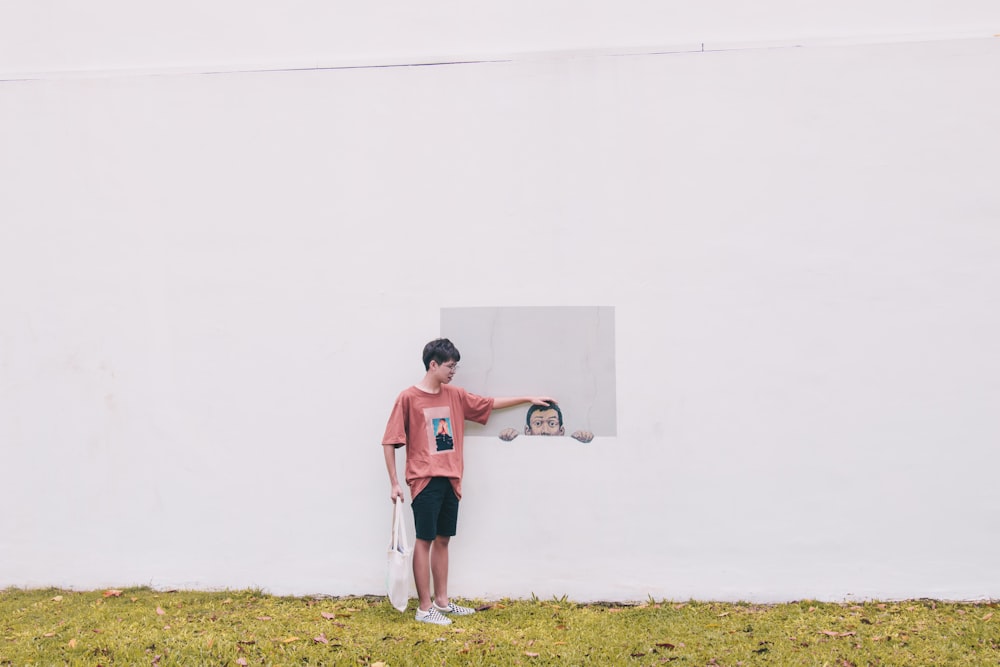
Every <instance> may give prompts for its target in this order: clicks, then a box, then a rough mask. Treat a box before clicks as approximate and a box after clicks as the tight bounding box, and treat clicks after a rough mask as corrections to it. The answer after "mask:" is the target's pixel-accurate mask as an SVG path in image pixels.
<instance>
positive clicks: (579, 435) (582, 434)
mask: <svg viewBox="0 0 1000 667" xmlns="http://www.w3.org/2000/svg"><path fill="white" fill-rule="evenodd" d="M570 437H572V438H575V439H576V440H579V441H580V442H590V441H591V440H593V439H594V434H593V433H591V432H590V431H574V432H573V435H572V436H570Z"/></svg>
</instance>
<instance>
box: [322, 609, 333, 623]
mask: <svg viewBox="0 0 1000 667" xmlns="http://www.w3.org/2000/svg"><path fill="white" fill-rule="evenodd" d="M320 616H322V617H323V618H325V619H326V620H328V621H331V620H333V619H335V618H337V615H336V614H334V613H333V612H329V611H324V612H323V613H322V614H320Z"/></svg>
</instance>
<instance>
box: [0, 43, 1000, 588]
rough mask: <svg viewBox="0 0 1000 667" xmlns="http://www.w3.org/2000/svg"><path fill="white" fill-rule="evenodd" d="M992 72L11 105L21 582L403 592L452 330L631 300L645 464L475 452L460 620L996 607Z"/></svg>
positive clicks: (611, 442) (822, 59) (958, 58)
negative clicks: (406, 543)
mask: <svg viewBox="0 0 1000 667" xmlns="http://www.w3.org/2000/svg"><path fill="white" fill-rule="evenodd" d="M0 43H2V40H0ZM36 55H37V54H36ZM32 57H34V56H32V55H31V53H30V50H29V51H25V58H26V60H25V61H24V63H22V67H26V68H30V67H36V66H37V67H41V65H38V64H37V63H36V64H32V63H31V62H28V60H30V58H32ZM32 62H36V61H32ZM53 66H56V65H53ZM998 70H1000V41H997V40H990V39H983V40H974V39H963V40H954V41H937V42H928V43H910V44H883V45H853V46H842V47H824V48H820V47H810V48H801V49H771V50H744V51H727V52H706V53H689V54H675V55H661V56H655V55H645V56H629V57H611V56H606V55H601V54H593V55H589V56H588V55H577V56H574V57H565V58H558V57H554V58H550V59H543V60H537V59H525V60H519V59H515V60H514V61H513V62H507V63H494V64H484V65H459V66H440V67H422V68H384V69H359V70H324V71H313V72H280V73H279V72H265V73H230V74H221V75H211V76H210V75H196V74H185V75H172V76H112V77H106V78H95V77H82V78H77V79H67V78H58V77H57V78H52V79H50V80H39V81H22V82H6V83H2V84H0V146H2V150H0V183H3V190H2V196H0V281H2V284H3V285H4V287H3V289H2V290H0V445H2V451H3V460H4V471H5V474H4V480H5V483H4V497H5V499H6V500H7V502H6V503H5V505H6V507H7V509H6V510H4V511H3V512H0V536H2V537H0V563H2V564H3V566H2V568H0V586H5V585H18V586H41V585H49V584H55V585H65V586H75V587H81V588H86V587H100V586H111V585H126V584H132V583H135V584H151V585H154V586H159V587H174V586H184V587H201V588H214V587H227V586H228V587H240V586H262V587H264V588H267V589H269V590H271V591H274V592H292V593H310V592H327V593H336V594H347V593H368V592H378V591H379V590H381V588H382V582H383V577H384V570H383V553H384V547H385V544H386V543H387V538H388V522H389V517H390V505H389V503H388V498H387V494H388V488H387V482H386V476H385V471H384V468H383V464H382V461H381V447H380V446H379V440H380V437H381V434H382V430H383V427H384V424H385V419H386V417H387V415H388V410H389V408H390V406H391V402H392V400H393V398H394V396H395V394H396V393H397V392H398V391H399V390H400V389H402V388H403V387H404V386H406V385H407V384H408V383H411V382H413V381H415V380H416V379H418V378H419V377H420V375H421V373H422V370H423V369H422V366H421V365H420V361H419V353H420V348H421V346H422V345H423V343H424V342H426V340H428V339H429V338H432V337H434V336H436V335H437V333H438V321H439V314H440V308H442V307H463V306H480V305H488V306H530V305H610V306H614V307H615V312H616V323H615V332H616V341H617V346H618V348H617V359H618V377H617V399H618V406H619V408H618V410H619V413H618V434H619V435H618V437H617V438H608V439H603V440H600V441H595V442H594V443H592V444H591V445H589V446H582V445H580V444H579V443H576V442H575V441H572V440H570V439H568V438H567V439H563V441H558V442H545V443H544V445H543V446H541V447H539V446H538V442H537V440H529V439H524V438H522V439H519V440H517V441H515V442H513V443H502V442H500V441H499V440H497V439H495V438H475V439H471V440H470V442H469V443H468V447H467V465H466V469H467V478H466V482H465V485H464V487H465V499H464V500H463V510H462V512H463V514H462V520H461V522H460V536H459V538H457V539H456V541H455V543H454V552H455V555H454V559H453V579H452V589H453V592H455V593H456V594H458V595H463V596H490V597H493V596H501V595H511V596H524V595H529V594H530V593H532V592H534V593H536V594H539V595H542V596H549V595H554V594H557V595H563V594H568V595H570V596H571V597H573V598H575V599H598V598H604V599H607V598H614V599H634V598H644V597H646V595H647V594H651V595H654V596H656V597H671V598H687V597H689V596H694V597H698V598H730V599H736V598H743V599H754V600H781V599H792V598H801V597H817V598H827V599H843V598H845V597H851V596H856V597H913V596H931V597H944V598H977V597H994V598H995V597H998V596H1000V574H998V572H997V570H996V568H995V557H994V554H995V553H996V552H997V550H998V547H1000V541H998V540H1000V538H998V537H997V536H998V535H1000V497H998V494H997V493H996V490H995V483H994V477H995V474H994V472H995V470H996V469H997V465H998V464H1000V453H998V448H997V446H996V445H997V442H998V436H1000V416H998V415H1000V412H998V411H997V409H996V406H997V402H998V399H1000V384H998V382H997V377H1000V354H998V352H997V348H996V345H995V341H996V340H998V339H1000V307H998V306H1000V262H998V259H1000V229H998V227H997V221H998V220H1000V190H998V188H997V187H996V183H997V182H998V178H997V177H998V169H997V167H996V156H997V155H998V154H1000V134H998V133H997V131H996V109H997V108H998V103H1000V84H998V81H1000V77H998V76H997V74H998ZM526 235H531V236H532V237H533V238H541V239H542V240H545V241H547V242H548V243H550V244H551V245H553V246H555V247H556V248H557V249H558V250H557V251H556V252H555V253H553V254H551V255H549V256H547V257H538V256H536V255H533V254H532V253H529V252H526V251H525V248H524V244H523V240H524V238H525V237H526ZM538 285H554V286H557V288H558V293H557V295H555V296H553V295H549V294H547V293H546V292H544V291H540V290H538V289H537V286H538ZM459 343H460V341H459ZM531 389H532V388H530V387H526V388H525V390H526V391H530V390H531Z"/></svg>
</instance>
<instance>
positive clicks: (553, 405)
mask: <svg viewBox="0 0 1000 667" xmlns="http://www.w3.org/2000/svg"><path fill="white" fill-rule="evenodd" d="M545 410H555V411H556V414H557V415H559V425H560V426H562V425H563V420H562V410H560V409H559V405H558V404H557V403H556V402H555V401H549V403H548V404H547V405H532V406H531V407H530V408H528V416H527V417H525V418H524V423H525V425H527V426H531V415H533V414H535V413H536V412H539V411H542V412H544V411H545Z"/></svg>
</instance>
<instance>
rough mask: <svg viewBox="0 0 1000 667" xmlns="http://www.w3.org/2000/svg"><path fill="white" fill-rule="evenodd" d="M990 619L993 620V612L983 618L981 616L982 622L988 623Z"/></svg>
mask: <svg viewBox="0 0 1000 667" xmlns="http://www.w3.org/2000/svg"><path fill="white" fill-rule="evenodd" d="M991 618H993V612H992V611H991V612H990V613H988V614H986V615H985V616H983V620H984V621H988V620H990V619H991Z"/></svg>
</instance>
